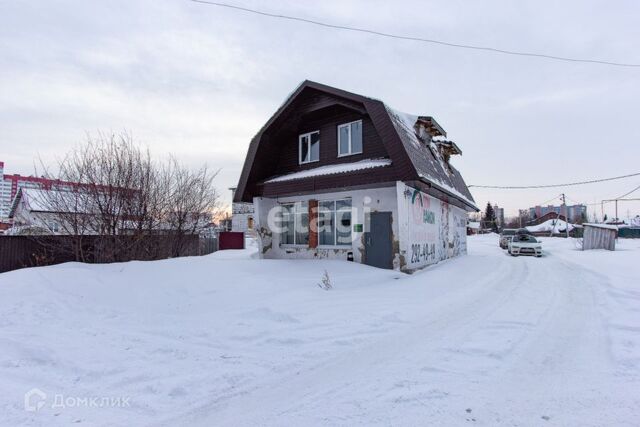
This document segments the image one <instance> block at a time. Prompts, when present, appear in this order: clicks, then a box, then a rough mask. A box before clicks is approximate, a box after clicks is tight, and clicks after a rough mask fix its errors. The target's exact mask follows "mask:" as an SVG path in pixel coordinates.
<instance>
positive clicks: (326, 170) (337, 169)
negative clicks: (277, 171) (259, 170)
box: [265, 159, 391, 183]
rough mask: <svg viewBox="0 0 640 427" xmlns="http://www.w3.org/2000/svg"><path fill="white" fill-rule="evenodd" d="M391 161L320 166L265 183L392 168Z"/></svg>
mask: <svg viewBox="0 0 640 427" xmlns="http://www.w3.org/2000/svg"><path fill="white" fill-rule="evenodd" d="M390 165H391V160H390V159H367V160H361V161H359V162H353V163H339V164H335V165H327V166H319V167H317V168H313V169H307V170H303V171H300V172H293V173H290V174H286V175H281V176H277V177H275V178H271V179H268V180H267V181H265V183H272V182H281V181H291V180H294V179H303V178H310V177H314V176H323V175H334V174H340V173H347V172H353V171H357V170H362V169H371V168H379V167H384V166H390Z"/></svg>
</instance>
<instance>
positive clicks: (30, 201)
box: [9, 188, 62, 234]
mask: <svg viewBox="0 0 640 427" xmlns="http://www.w3.org/2000/svg"><path fill="white" fill-rule="evenodd" d="M48 193H60V190H45V189H36V188H20V189H19V190H18V192H17V194H16V197H15V198H14V199H13V203H12V204H11V210H10V211H9V218H10V219H11V220H12V221H13V227H12V228H13V231H18V230H20V232H38V233H42V234H61V233H62V230H61V224H60V219H59V215H58V214H59V212H55V210H54V209H53V208H52V207H51V206H50V205H51V203H49V200H50V199H54V198H55V196H50V195H49V194H48Z"/></svg>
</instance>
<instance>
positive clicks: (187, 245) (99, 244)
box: [0, 235, 218, 273]
mask: <svg viewBox="0 0 640 427" xmlns="http://www.w3.org/2000/svg"><path fill="white" fill-rule="evenodd" d="M107 238H109V239H114V238H115V239H120V240H121V241H122V242H124V243H127V244H126V245H123V246H131V247H133V246H134V244H135V248H136V250H135V251H131V252H129V253H127V252H125V251H122V252H120V253H118V254H116V255H117V256H116V257H115V258H114V257H113V254H109V255H110V257H109V258H108V259H114V260H115V261H132V260H139V261H153V260H159V259H166V258H171V257H172V255H173V254H175V253H176V248H175V240H174V238H173V237H172V236H145V237H144V238H143V240H142V241H141V240H140V239H139V238H137V240H136V241H135V242H134V241H133V237H131V236H124V235H123V236H115V237H114V236H111V237H103V236H85V237H83V241H82V251H83V253H84V256H85V259H84V260H85V261H86V262H89V263H100V262H103V260H104V259H106V255H105V254H104V253H103V249H102V248H103V247H104V246H105V245H104V244H103V243H104V239H107ZM72 239H73V237H71V236H0V273H4V272H7V271H11V270H17V269H19V268H25V267H37V266H44V265H53V264H60V263H63V262H70V261H78V259H77V257H76V256H75V255H74V254H73V253H70V251H69V249H68V248H69V247H71V246H72V245H71V242H72ZM183 239H184V241H182V242H181V245H180V248H179V250H177V253H178V256H194V255H205V254H209V253H212V252H215V251H216V250H217V249H218V245H217V239H215V238H205V239H201V238H199V237H198V236H195V235H194V236H185V237H183ZM128 243H131V245H128Z"/></svg>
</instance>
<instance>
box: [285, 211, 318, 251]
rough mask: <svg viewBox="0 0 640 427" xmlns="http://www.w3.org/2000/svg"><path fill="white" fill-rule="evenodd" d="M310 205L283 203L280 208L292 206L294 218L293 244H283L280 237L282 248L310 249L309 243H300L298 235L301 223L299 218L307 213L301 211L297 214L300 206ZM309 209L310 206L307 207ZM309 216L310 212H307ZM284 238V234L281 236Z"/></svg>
mask: <svg viewBox="0 0 640 427" xmlns="http://www.w3.org/2000/svg"><path fill="white" fill-rule="evenodd" d="M305 202H306V203H309V202H308V201H306V200H305V201H299V202H287V203H281V204H280V208H281V209H282V208H283V207H285V206H291V207H292V210H291V212H292V213H291V214H290V215H292V216H293V243H283V242H282V237H280V245H281V246H288V247H294V246H297V247H308V246H309V243H298V235H297V233H296V230H297V229H298V222H299V221H300V219H299V217H300V216H301V215H304V214H305V212H304V211H300V212H297V211H296V209H297V207H298V205H299V204H301V203H305ZM308 208H309V205H307V209H308ZM307 215H308V211H307ZM310 232H311V230H309V229H307V234H309V233H310ZM281 236H282V234H281Z"/></svg>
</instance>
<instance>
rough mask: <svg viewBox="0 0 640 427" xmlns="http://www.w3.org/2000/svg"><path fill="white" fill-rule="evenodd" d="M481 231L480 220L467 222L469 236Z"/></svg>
mask: <svg viewBox="0 0 640 427" xmlns="http://www.w3.org/2000/svg"><path fill="white" fill-rule="evenodd" d="M479 233H480V222H479V221H469V222H468V223H467V236H473V235H475V234H479Z"/></svg>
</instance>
